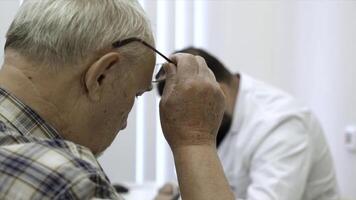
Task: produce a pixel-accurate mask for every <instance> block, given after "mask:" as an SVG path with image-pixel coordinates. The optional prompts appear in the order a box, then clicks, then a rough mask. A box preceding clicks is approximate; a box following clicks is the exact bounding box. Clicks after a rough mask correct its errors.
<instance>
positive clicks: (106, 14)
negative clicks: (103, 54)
mask: <svg viewBox="0 0 356 200" xmlns="http://www.w3.org/2000/svg"><path fill="white" fill-rule="evenodd" d="M6 37H7V41H6V45H5V49H6V48H11V49H14V50H16V51H18V52H19V53H21V54H22V55H23V56H25V57H28V58H30V59H31V60H33V61H35V62H40V63H44V64H48V65H63V64H75V63H78V62H81V61H83V60H85V58H87V57H88V56H91V55H94V54H96V53H98V52H100V51H103V50H105V49H108V48H110V47H111V44H112V43H113V42H115V41H117V40H122V39H126V38H130V37H138V38H140V39H143V40H146V41H147V42H148V43H151V44H153V43H154V39H153V35H152V30H151V26H150V22H149V20H148V18H147V16H146V14H145V12H144V10H143V9H142V7H141V6H140V5H139V3H138V2H137V0H25V1H24V3H23V5H22V6H21V8H20V10H19V12H18V13H17V15H16V17H15V19H14V21H13V23H12V24H11V26H10V29H9V30H8V32H7V36H6ZM128 46H130V45H128ZM131 46H132V45H131ZM126 48H130V47H126ZM127 50H128V49H127ZM130 52H133V51H130Z"/></svg>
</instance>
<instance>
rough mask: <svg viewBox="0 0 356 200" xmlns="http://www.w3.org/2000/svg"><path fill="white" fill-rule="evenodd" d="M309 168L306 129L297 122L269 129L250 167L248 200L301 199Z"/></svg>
mask: <svg viewBox="0 0 356 200" xmlns="http://www.w3.org/2000/svg"><path fill="white" fill-rule="evenodd" d="M310 165H311V156H310V145H309V136H308V130H307V128H306V127H305V126H304V124H303V123H302V122H301V121H300V120H298V119H288V120H284V121H283V123H279V124H278V125H276V126H275V127H272V128H270V129H269V132H268V134H266V136H265V138H264V139H263V140H261V142H260V143H259V145H258V146H257V148H256V151H255V152H254V154H253V156H252V158H251V167H250V172H249V174H250V178H251V184H250V185H249V187H248V190H247V199H248V200H260V199H264V200H280V199H281V200H284V199H288V200H300V199H302V195H303V192H304V188H305V186H306V181H307V177H308V172H309V168H310Z"/></svg>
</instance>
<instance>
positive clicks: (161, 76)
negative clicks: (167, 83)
mask: <svg viewBox="0 0 356 200" xmlns="http://www.w3.org/2000/svg"><path fill="white" fill-rule="evenodd" d="M164 64H165V63H160V64H156V66H155V69H154V71H153V77H152V82H153V83H159V82H162V81H164V80H165V79H166V74H165V71H164V68H163V65H164Z"/></svg>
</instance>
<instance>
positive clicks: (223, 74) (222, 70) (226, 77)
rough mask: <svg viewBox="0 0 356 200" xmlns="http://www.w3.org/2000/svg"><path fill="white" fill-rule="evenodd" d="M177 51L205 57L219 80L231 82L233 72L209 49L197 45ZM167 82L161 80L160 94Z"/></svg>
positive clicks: (159, 85)
mask: <svg viewBox="0 0 356 200" xmlns="http://www.w3.org/2000/svg"><path fill="white" fill-rule="evenodd" d="M175 53H189V54H192V55H196V56H201V57H203V58H204V59H205V62H206V64H207V65H208V67H209V68H210V70H211V71H212V72H213V73H214V75H215V78H216V80H217V81H218V82H225V83H229V82H230V81H231V79H232V76H233V75H232V74H231V72H230V71H229V70H228V69H227V68H226V67H225V66H224V64H222V62H220V61H219V60H218V59H217V58H216V57H214V56H213V55H211V54H210V53H208V52H207V51H205V50H203V49H199V48H195V47H188V48H185V49H182V50H179V51H176V52H175ZM164 84H165V82H161V83H159V84H158V86H157V87H158V92H159V94H160V95H162V93H163V88H164Z"/></svg>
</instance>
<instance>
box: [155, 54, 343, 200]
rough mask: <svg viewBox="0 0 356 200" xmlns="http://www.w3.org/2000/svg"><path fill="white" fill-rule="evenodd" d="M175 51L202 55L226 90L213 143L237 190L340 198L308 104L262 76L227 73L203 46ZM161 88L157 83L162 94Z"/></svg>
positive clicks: (243, 194) (259, 197) (263, 199)
mask: <svg viewBox="0 0 356 200" xmlns="http://www.w3.org/2000/svg"><path fill="white" fill-rule="evenodd" d="M179 52H184V53H190V54H193V55H199V56H201V57H203V58H204V59H205V60H206V63H207V65H208V67H209V68H210V69H211V70H212V71H213V73H214V74H215V77H216V79H217V81H218V82H219V84H220V87H221V88H222V90H223V91H224V93H225V96H226V108H225V114H224V118H223V122H222V123H221V126H220V129H219V132H218V137H217V146H218V153H219V157H220V159H221V162H222V164H223V168H224V171H225V174H226V176H227V178H228V181H229V183H230V186H231V187H232V189H233V191H234V193H235V196H237V197H239V198H240V199H254V200H255V199H256V200H272V199H282V200H316V199H320V200H331V199H335V200H336V199H338V191H337V183H336V178H335V173H334V169H333V163H332V158H331V155H330V152H329V149H328V146H327V143H326V141H325V139H324V135H323V131H322V129H321V127H320V125H319V123H318V121H317V119H316V118H315V117H314V115H313V114H312V113H311V111H310V110H309V109H307V108H305V107H304V106H302V105H300V104H299V103H298V102H297V101H296V100H295V99H294V98H292V97H291V96H290V95H288V94H286V93H284V92H282V91H280V90H278V89H276V88H273V87H271V86H269V85H267V84H265V83H263V82H260V81H257V80H254V79H253V78H251V77H249V76H247V75H245V74H232V73H230V72H229V71H228V70H227V69H226V67H225V66H224V65H223V64H222V63H221V62H220V61H219V60H218V59H217V58H215V57H214V56H212V55H210V54H209V53H208V52H206V51H204V50H202V49H197V48H187V49H184V50H181V51H179ZM163 88H164V83H161V84H160V85H159V92H160V94H161V93H162V90H163ZM166 187H167V186H166ZM166 194H167V192H166ZM161 196H164V195H161ZM157 199H159V198H157ZM162 199H164V198H162Z"/></svg>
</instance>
